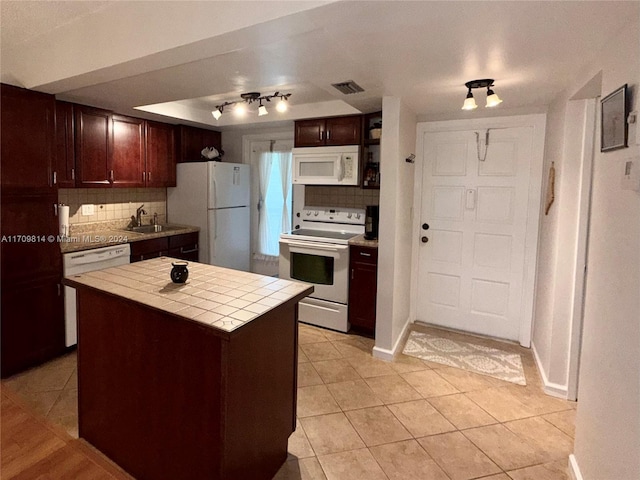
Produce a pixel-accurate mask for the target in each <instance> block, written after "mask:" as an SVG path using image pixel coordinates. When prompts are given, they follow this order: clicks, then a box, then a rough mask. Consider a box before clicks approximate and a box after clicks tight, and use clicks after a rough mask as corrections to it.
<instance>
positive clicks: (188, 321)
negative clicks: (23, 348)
mask: <svg viewBox="0 0 640 480" xmlns="http://www.w3.org/2000/svg"><path fill="white" fill-rule="evenodd" d="M173 260H174V259H171V258H167V257H161V258H156V259H153V260H147V261H143V262H138V263H135V264H130V265H124V266H120V267H113V268H109V269H105V270H100V271H95V272H90V273H85V274H81V275H77V276H73V277H67V278H66V279H65V284H67V285H70V286H72V287H75V288H76V289H77V307H78V419H79V434H80V437H81V438H83V439H85V440H86V441H88V442H89V443H91V444H93V445H94V446H95V447H96V448H98V449H99V450H101V451H102V452H103V453H105V454H106V455H107V456H109V457H110V458H111V459H112V460H114V461H115V462H116V463H118V464H119V465H120V466H121V467H122V468H123V469H124V470H126V471H127V472H129V473H130V474H131V475H133V476H134V477H136V478H137V479H139V480H145V479H149V480H151V479H153V480H157V479H178V478H188V479H194V480H195V479H205V478H206V479H255V480H259V479H271V478H272V477H273V476H274V475H275V473H276V472H277V471H278V469H279V467H280V466H281V465H282V463H283V462H284V461H285V460H286V457H287V440H288V437H289V435H290V434H291V433H292V432H293V431H294V430H295V424H296V415H295V414H296V387H297V354H298V346H297V343H298V342H297V315H298V301H299V300H300V299H302V298H304V297H305V296H307V295H309V294H310V293H311V292H312V291H313V287H310V286H308V285H305V284H301V283H296V282H290V281H286V280H279V279H277V278H273V277H265V276H262V275H256V274H253V273H248V272H240V271H235V270H229V269H226V268H221V267H215V266H211V265H204V264H199V263H192V264H190V265H189V279H188V281H187V283H185V284H175V283H172V282H171V281H170V278H169V272H170V270H171V262H172V261H173Z"/></svg>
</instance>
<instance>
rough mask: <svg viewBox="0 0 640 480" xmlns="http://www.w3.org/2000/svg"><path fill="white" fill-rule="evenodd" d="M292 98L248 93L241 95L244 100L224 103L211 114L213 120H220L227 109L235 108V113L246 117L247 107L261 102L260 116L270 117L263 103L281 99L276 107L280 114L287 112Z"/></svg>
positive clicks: (283, 94)
mask: <svg viewBox="0 0 640 480" xmlns="http://www.w3.org/2000/svg"><path fill="white" fill-rule="evenodd" d="M290 96H291V94H290V93H280V92H275V93H274V94H273V95H260V92H248V93H241V94H240V97H241V98H242V100H235V101H233V102H224V103H223V104H222V105H217V106H216V109H215V110H213V111H212V112H211V115H213V118H215V119H216V120H219V119H220V117H222V113H223V112H224V108H225V107H230V106H233V111H234V112H235V113H236V114H238V115H241V116H242V115H244V114H246V113H247V107H248V106H249V105H251V104H252V103H253V102H259V103H260V106H259V107H258V116H259V117H261V116H263V115H268V114H269V112H268V111H267V107H265V106H264V105H263V104H262V102H270V101H271V99H272V98H279V99H280V101H279V102H278V104H277V105H276V110H278V111H279V112H281V113H282V112H286V111H287V100H288V99H289V97H290Z"/></svg>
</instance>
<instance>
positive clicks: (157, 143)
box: [146, 122, 176, 187]
mask: <svg viewBox="0 0 640 480" xmlns="http://www.w3.org/2000/svg"><path fill="white" fill-rule="evenodd" d="M146 123H147V127H146V131H147V148H146V150H147V162H146V185H147V187H175V186H176V160H175V142H174V138H175V129H174V126H173V125H169V124H166V123H158V122H146Z"/></svg>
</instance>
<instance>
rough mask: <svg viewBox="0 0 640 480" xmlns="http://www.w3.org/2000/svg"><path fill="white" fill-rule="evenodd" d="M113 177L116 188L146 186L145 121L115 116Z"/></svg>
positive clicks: (112, 159)
mask: <svg viewBox="0 0 640 480" xmlns="http://www.w3.org/2000/svg"><path fill="white" fill-rule="evenodd" d="M112 118H113V150H112V156H111V169H112V170H113V174H112V175H111V180H112V184H113V186H114V187H144V186H145V173H144V172H145V168H144V167H145V128H144V126H145V121H144V120H142V119H140V118H132V117H125V116H123V115H113V117H112Z"/></svg>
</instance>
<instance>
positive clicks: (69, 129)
mask: <svg viewBox="0 0 640 480" xmlns="http://www.w3.org/2000/svg"><path fill="white" fill-rule="evenodd" d="M73 130H74V119H73V103H69V102H61V101H56V163H55V169H54V170H55V172H56V177H57V183H58V187H60V188H73V187H75V184H76V157H75V152H74V145H73V136H74V135H73Z"/></svg>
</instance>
